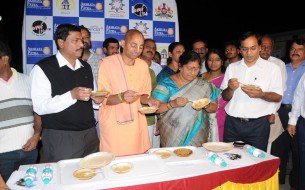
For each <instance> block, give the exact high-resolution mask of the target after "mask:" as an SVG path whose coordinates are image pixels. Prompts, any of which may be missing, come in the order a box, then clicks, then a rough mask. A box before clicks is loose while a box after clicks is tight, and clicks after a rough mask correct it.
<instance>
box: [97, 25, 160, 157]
mask: <svg viewBox="0 0 305 190" xmlns="http://www.w3.org/2000/svg"><path fill="white" fill-rule="evenodd" d="M121 44H122V47H123V51H122V52H121V53H120V54H115V55H110V56H108V57H105V58H104V59H102V60H101V61H100V69H99V78H98V87H99V89H100V90H101V89H105V90H107V91H109V92H110V93H109V95H108V97H107V98H105V100H104V101H103V103H102V105H101V107H100V109H99V118H101V119H100V120H99V124H100V126H99V127H100V131H101V133H100V136H101V138H100V151H110V152H113V153H114V154H115V155H116V156H123V155H131V154H141V153H144V152H146V151H147V150H148V149H149V148H150V147H151V145H150V141H149V135H148V127H147V122H146V117H145V115H143V114H141V113H139V111H138V109H139V108H140V107H141V104H148V105H149V106H156V107H159V101H157V100H156V99H154V98H152V97H151V96H150V94H151V90H152V87H151V78H150V74H149V67H148V65H147V64H146V63H145V61H143V60H142V59H140V58H138V57H139V56H140V55H141V53H142V51H143V46H144V36H143V34H142V33H141V32H140V31H138V30H134V29H132V30H129V31H127V32H126V35H125V37H124V39H123V40H122V41H121Z"/></svg>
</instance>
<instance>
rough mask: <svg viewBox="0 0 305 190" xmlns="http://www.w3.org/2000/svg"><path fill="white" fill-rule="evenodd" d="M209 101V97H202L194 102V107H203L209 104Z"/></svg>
mask: <svg viewBox="0 0 305 190" xmlns="http://www.w3.org/2000/svg"><path fill="white" fill-rule="evenodd" d="M209 103H210V99H209V98H202V99H199V100H197V101H195V102H193V104H192V107H193V108H196V109H199V108H203V107H205V106H207V105H208V104H209Z"/></svg>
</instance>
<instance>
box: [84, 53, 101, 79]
mask: <svg viewBox="0 0 305 190" xmlns="http://www.w3.org/2000/svg"><path fill="white" fill-rule="evenodd" d="M89 51H90V56H89V58H88V60H87V63H89V65H90V66H91V69H92V74H93V78H94V80H95V81H96V82H97V76H98V69H99V61H100V59H102V56H101V55H99V54H96V53H94V52H93V51H92V50H91V49H90V50H89Z"/></svg>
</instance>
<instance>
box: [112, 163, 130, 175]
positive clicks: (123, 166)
mask: <svg viewBox="0 0 305 190" xmlns="http://www.w3.org/2000/svg"><path fill="white" fill-rule="evenodd" d="M111 169H112V171H114V172H116V173H118V174H123V173H127V172H129V171H130V170H131V169H132V163H130V162H119V163H116V164H113V165H112V166H111Z"/></svg>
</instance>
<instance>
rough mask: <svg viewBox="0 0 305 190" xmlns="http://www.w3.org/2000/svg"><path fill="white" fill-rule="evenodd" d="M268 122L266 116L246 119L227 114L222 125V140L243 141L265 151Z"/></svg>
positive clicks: (268, 130) (267, 137)
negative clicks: (223, 125)
mask: <svg viewBox="0 0 305 190" xmlns="http://www.w3.org/2000/svg"><path fill="white" fill-rule="evenodd" d="M269 133H270V124H269V121H268V119H267V116H263V117H260V118H258V119H249V120H248V121H245V120H242V119H240V118H235V117H232V116H230V115H227V117H226V120H225V127H224V142H234V141H243V142H245V143H246V144H249V145H252V146H254V147H256V148H258V149H261V150H263V151H267V146H268V139H269Z"/></svg>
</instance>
